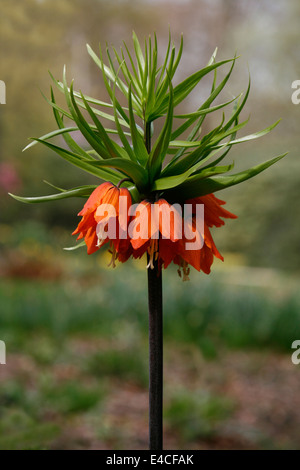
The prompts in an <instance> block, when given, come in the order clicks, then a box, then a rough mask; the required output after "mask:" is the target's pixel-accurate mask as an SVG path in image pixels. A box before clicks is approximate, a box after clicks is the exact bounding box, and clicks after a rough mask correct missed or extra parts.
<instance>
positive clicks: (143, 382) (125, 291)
mask: <svg viewBox="0 0 300 470" xmlns="http://www.w3.org/2000/svg"><path fill="white" fill-rule="evenodd" d="M0 9H1V15H0V43H1V52H0V79H1V80H3V81H4V82H5V83H6V104H5V105H0V340H3V341H5V343H6V347H7V365H0V449H146V448H147V438H148V427H147V426H148V421H147V420H148V417H147V413H148V401H147V400H148V395H147V387H148V345H147V323H148V317H147V296H146V269H145V260H141V261H139V262H136V263H131V264H130V263H127V264H126V265H125V266H123V265H119V266H118V267H117V268H116V269H115V270H112V269H111V268H108V267H107V264H108V262H109V259H108V258H107V255H106V254H105V253H103V254H101V253H100V254H99V253H97V254H95V255H92V256H87V255H86V253H85V249H84V248H83V249H81V250H78V251H75V252H67V251H64V250H63V248H64V247H69V246H72V245H74V242H75V240H74V237H73V238H72V237H71V233H72V231H73V230H74V228H75V227H76V226H77V223H78V218H77V216H76V214H77V213H78V212H79V210H80V209H81V207H82V202H83V201H82V199H69V200H64V201H58V202H51V203H49V204H40V205H30V206H29V205H25V204H21V203H19V202H16V201H15V200H13V199H12V198H10V197H9V196H8V194H7V193H8V192H11V193H14V194H18V195H22V196H34V195H42V194H51V192H53V191H54V190H53V189H51V187H49V186H48V185H47V184H45V183H44V182H43V180H47V181H48V182H50V183H52V184H54V185H56V186H59V187H64V188H69V187H74V186H76V185H79V184H95V183H96V182H97V181H96V180H95V178H93V177H92V176H91V177H89V176H88V175H87V174H86V173H81V172H80V170H76V169H72V168H70V166H69V165H67V164H65V163H64V162H63V161H62V160H61V159H60V158H58V156H56V155H55V154H53V153H51V152H50V151H49V152H48V151H47V150H46V149H45V148H44V147H41V146H40V147H39V146H38V145H37V146H35V147H33V148H32V149H30V150H28V151H26V152H24V153H22V149H23V148H24V147H25V146H26V145H27V144H28V138H29V137H39V136H41V135H43V134H46V133H47V132H49V131H51V130H54V129H55V128H56V124H55V121H54V118H53V114H52V111H51V108H50V106H49V105H48V103H47V102H46V100H45V99H44V98H43V96H42V94H41V93H40V90H41V91H42V93H44V94H45V95H46V96H49V90H50V84H51V79H50V76H49V74H48V70H50V71H51V72H52V74H53V75H54V76H55V78H58V79H61V78H62V70H63V66H64V64H66V65H67V72H68V77H69V78H75V88H76V89H81V90H82V91H83V92H84V93H85V94H87V95H89V96H93V97H95V98H98V99H106V94H105V90H104V87H103V83H102V77H101V74H100V72H99V69H97V67H96V66H95V64H94V63H93V61H92V60H91V59H90V57H89V56H88V54H87V52H86V44H87V43H89V44H90V45H91V46H92V47H93V49H94V50H97V47H98V44H99V42H101V44H102V45H104V44H105V42H107V43H108V45H112V44H113V45H114V46H115V47H116V48H118V47H119V46H120V45H121V44H122V41H123V40H125V41H126V42H127V43H130V39H131V36H132V31H133V30H134V31H135V32H136V33H137V35H138V36H139V38H140V39H141V40H142V39H143V37H147V36H148V35H149V34H152V33H153V31H155V32H156V34H157V37H158V44H159V49H160V51H161V54H162V56H163V55H164V53H165V49H166V47H167V42H168V34H169V27H170V30H171V33H172V38H173V41H174V43H175V44H176V45H179V42H180V36H181V33H183V35H184V51H183V58H182V63H181V66H180V68H179V70H178V72H177V74H176V75H175V77H174V83H176V82H178V81H180V80H182V79H183V78H184V77H185V76H187V75H188V74H191V73H192V72H193V71H196V70H198V69H199V68H201V67H203V66H205V64H206V63H207V62H208V60H209V58H210V56H211V54H212V53H213V51H214V49H215V47H216V46H218V57H219V59H227V58H230V57H233V55H234V54H235V52H237V54H238V55H239V56H240V58H239V59H238V61H237V63H236V66H235V70H234V72H233V75H232V79H231V80H230V81H229V83H228V84H227V87H226V88H225V90H224V91H223V96H222V98H221V100H222V102H225V101H228V100H230V99H231V98H232V97H234V96H236V95H238V94H239V93H240V92H241V91H244V92H245V91H246V89H247V85H248V74H249V71H250V75H251V91H250V96H249V100H248V104H247V105H246V109H245V110H244V111H243V113H244V116H245V118H247V117H248V116H249V115H250V121H249V124H248V129H247V134H249V133H251V132H255V131H258V130H261V129H262V128H265V127H267V126H269V125H270V124H272V123H273V122H275V121H276V120H277V119H279V118H282V121H281V123H280V124H279V125H278V127H276V128H275V130H273V131H272V132H271V134H268V135H267V136H266V137H263V138H262V139H259V140H255V141H252V142H248V143H245V144H243V145H244V146H243V147H241V146H240V145H239V146H238V148H236V149H235V148H233V149H232V151H231V152H230V154H229V155H230V157H229V156H228V162H232V160H234V162H235V168H236V169H242V168H248V167H249V166H253V165H254V164H256V163H259V162H262V161H263V160H266V159H268V158H271V157H273V156H275V155H279V154H282V153H284V152H285V151H289V155H288V157H286V158H285V159H284V160H282V161H280V162H279V163H278V164H276V165H275V166H274V167H271V168H270V169H269V170H268V171H266V172H265V173H263V174H261V175H259V176H257V177H256V178H255V179H253V180H251V181H249V182H246V183H244V184H243V185H242V186H240V187H238V188H235V187H233V188H231V189H229V190H227V191H226V194H225V195H223V194H222V192H220V193H219V194H217V196H220V197H221V198H222V197H223V196H224V199H226V201H227V206H226V208H228V210H230V211H232V212H233V213H235V214H237V215H238V219H237V220H234V221H233V220H232V221H230V220H229V221H226V224H225V227H222V228H220V229H219V230H216V231H214V233H213V236H214V239H215V241H216V244H217V246H218V248H219V250H220V251H221V253H222V254H223V255H224V257H225V262H224V263H221V262H219V261H215V263H214V265H213V269H212V273H211V274H210V275H209V276H206V275H204V274H203V273H201V274H199V273H197V272H196V271H193V272H191V276H190V277H191V281H190V282H185V283H183V282H182V280H180V279H179V278H178V276H177V273H176V268H175V267H174V268H173V267H171V268H170V269H168V272H166V273H164V274H165V276H164V304H165V319H164V334H165V359H164V369H165V406H164V410H165V411H164V415H165V416H164V423H165V447H166V448H168V449H299V448H300V444H299V430H300V397H299V393H298V390H299V387H300V376H299V373H300V369H299V368H300V365H295V364H293V363H292V361H291V353H292V350H291V344H292V342H293V341H294V340H296V339H300V293H299V288H298V286H299V279H300V272H299V264H300V237H299V233H300V218H299V213H300V211H299V209H300V207H299V205H300V203H299V201H300V185H299V174H300V160H299V119H300V106H297V105H294V104H293V103H292V101H291V95H292V92H293V90H292V88H291V84H292V82H293V81H294V80H297V79H298V80H299V79H300V54H299V40H300V31H299V20H300V4H299V2H298V1H297V0H288V1H286V0H278V1H277V2H273V1H272V0H262V1H260V2H250V1H249V0H240V1H238V2H237V1H233V0H176V1H175V0H173V1H171V0H170V1H167V0H160V1H159V0H152V1H150V0H130V1H129V0H110V1H109V2H107V1H104V0H72V1H71V0H23V1H22V2H19V1H17V0H1V3H0ZM227 71H228V69H226V67H224V71H223V77H224V76H225V73H226V72H227ZM220 78H222V73H220ZM212 79H213V77H212V76H209V77H207V78H205V79H203V81H202V82H201V84H200V85H199V86H198V87H197V88H196V90H195V92H194V93H193V98H192V99H191V100H190V102H188V103H187V106H188V107H189V108H188V109H184V110H183V111H184V112H191V111H193V110H195V109H197V108H198V107H199V106H200V105H201V103H202V102H203V101H204V100H205V98H206V96H207V94H208V91H209V87H210V85H211V81H212ZM56 96H57V99H58V101H59V102H60V103H61V104H62V105H64V102H63V99H62V97H59V92H57V94H56ZM60 99H61V101H60ZM220 102H221V101H220ZM213 114H215V113H213ZM216 114H217V113H216ZM218 117H219V119H221V114H220V115H218ZM215 119H216V118H215V117H212V115H208V116H207V118H206V120H205V125H204V129H203V131H204V132H208V131H209V130H210V128H212V127H213V126H214V125H216V124H217V123H216V122H215ZM241 135H243V134H241Z"/></svg>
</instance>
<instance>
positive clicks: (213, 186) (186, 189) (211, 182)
mask: <svg viewBox="0 0 300 470" xmlns="http://www.w3.org/2000/svg"><path fill="white" fill-rule="evenodd" d="M286 155H287V153H284V154H283V155H279V156H277V157H274V158H272V159H271V160H268V161H266V162H264V163H261V164H260V165H256V166H254V167H252V168H249V169H248V170H245V171H241V172H240V173H236V174H234V175H230V176H212V177H211V178H205V179H202V178H201V175H197V176H191V177H190V178H188V179H187V180H186V181H185V182H184V183H183V184H181V185H179V186H177V187H176V188H175V189H174V190H173V189H172V190H171V191H170V192H168V193H166V194H168V196H169V197H170V200H172V199H173V198H176V199H178V198H179V199H180V200H187V199H191V198H194V197H198V196H205V194H210V193H214V192H216V191H220V190H222V189H225V188H229V187H230V186H234V185H236V184H239V183H242V182H243V181H246V180H248V179H250V178H253V177H254V176H256V175H258V174H259V173H261V172H262V171H264V170H266V169H267V168H269V167H270V166H271V165H274V163H276V162H278V161H279V160H281V159H282V158H283V157H285V156H286Z"/></svg>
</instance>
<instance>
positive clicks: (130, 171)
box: [90, 158, 148, 189]
mask: <svg viewBox="0 0 300 470" xmlns="http://www.w3.org/2000/svg"><path fill="white" fill-rule="evenodd" d="M90 165H92V166H95V167H96V168H105V167H110V168H115V169H116V170H119V171H122V172H123V173H124V174H125V175H127V176H129V177H130V178H131V179H132V181H133V182H134V183H135V185H136V186H137V187H138V188H139V189H140V188H146V187H147V184H148V174H147V172H146V170H145V169H144V168H143V167H142V166H141V165H139V164H138V163H134V162H132V161H131V160H124V159H122V158H112V159H109V160H102V161H93V162H91V163H90Z"/></svg>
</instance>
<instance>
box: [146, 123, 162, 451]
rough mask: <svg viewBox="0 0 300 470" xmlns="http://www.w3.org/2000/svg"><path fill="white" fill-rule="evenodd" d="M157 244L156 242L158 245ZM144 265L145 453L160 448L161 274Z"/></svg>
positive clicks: (148, 136)
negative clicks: (146, 338) (146, 344)
mask: <svg viewBox="0 0 300 470" xmlns="http://www.w3.org/2000/svg"><path fill="white" fill-rule="evenodd" d="M145 145H146V149H147V152H148V153H149V154H150V152H151V123H146V124H145ZM158 243H159V242H158ZM147 258H148V259H147V262H148V307H149V450H162V449H163V418H162V415H163V304H162V272H161V269H160V267H159V265H158V261H157V260H155V261H154V262H153V265H154V267H153V268H152V269H151V267H150V266H149V261H150V257H149V255H148V256H147Z"/></svg>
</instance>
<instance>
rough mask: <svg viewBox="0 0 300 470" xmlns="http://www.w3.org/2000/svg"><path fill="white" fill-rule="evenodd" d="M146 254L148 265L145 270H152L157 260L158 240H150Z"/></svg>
mask: <svg viewBox="0 0 300 470" xmlns="http://www.w3.org/2000/svg"><path fill="white" fill-rule="evenodd" d="M147 251H148V254H149V263H148V265H147V268H151V269H154V264H153V263H154V261H157V260H158V239H157V238H155V239H154V240H153V239H151V241H150V245H149V247H148V250H147Z"/></svg>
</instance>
